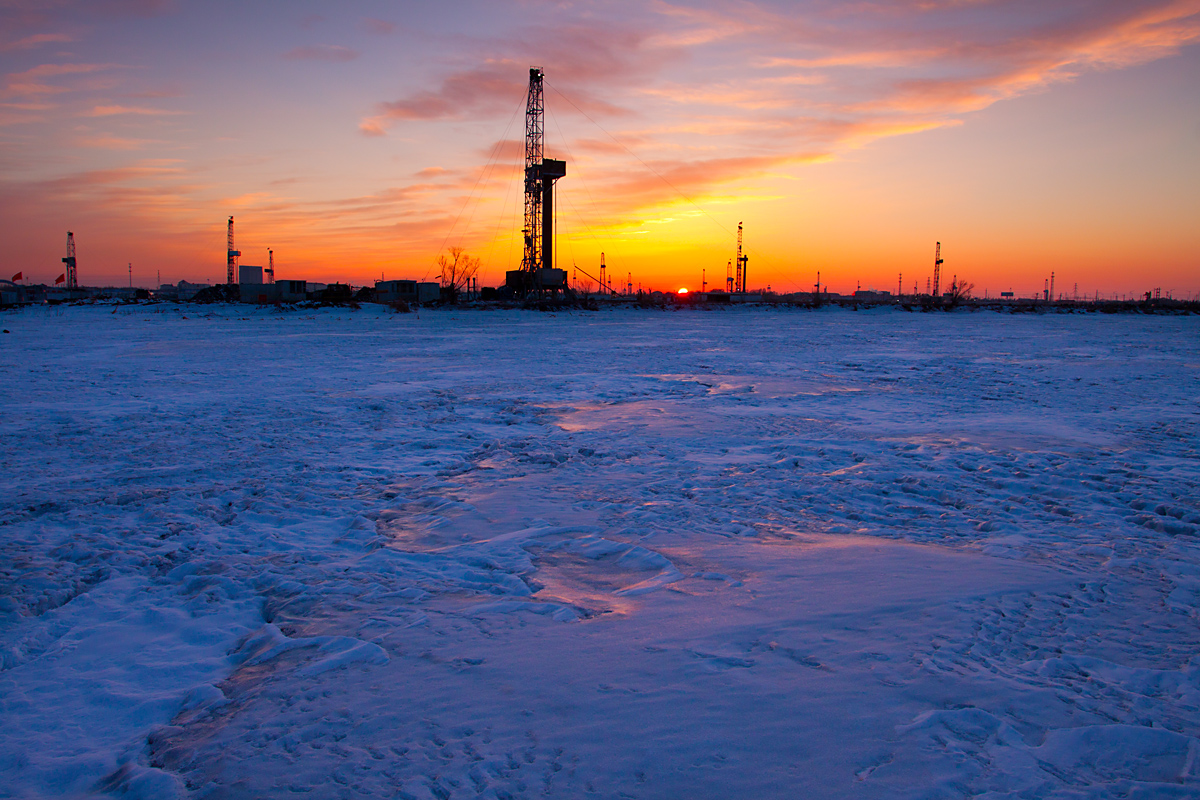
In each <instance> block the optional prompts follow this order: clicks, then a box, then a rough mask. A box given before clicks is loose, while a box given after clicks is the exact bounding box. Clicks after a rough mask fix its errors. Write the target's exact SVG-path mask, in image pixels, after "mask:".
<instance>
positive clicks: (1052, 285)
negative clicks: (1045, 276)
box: [1050, 272, 1054, 300]
mask: <svg viewBox="0 0 1200 800" xmlns="http://www.w3.org/2000/svg"><path fill="white" fill-rule="evenodd" d="M1050 299H1051V300H1053V299H1054V273H1053V272H1051V273H1050Z"/></svg>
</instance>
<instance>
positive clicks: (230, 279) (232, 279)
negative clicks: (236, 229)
mask: <svg viewBox="0 0 1200 800" xmlns="http://www.w3.org/2000/svg"><path fill="white" fill-rule="evenodd" d="M226 239H227V241H228V245H229V246H228V247H227V248H226V249H227V250H228V258H229V261H228V264H227V266H226V268H225V283H227V284H234V283H237V260H238V256H240V255H241V254H242V251H240V250H234V249H233V217H230V218H229V234H228V235H227V236H226Z"/></svg>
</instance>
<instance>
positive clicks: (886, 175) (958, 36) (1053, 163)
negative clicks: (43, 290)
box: [0, 0, 1200, 297]
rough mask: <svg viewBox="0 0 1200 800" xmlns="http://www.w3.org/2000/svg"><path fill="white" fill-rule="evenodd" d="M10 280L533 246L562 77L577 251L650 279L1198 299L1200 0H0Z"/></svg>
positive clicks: (561, 130) (558, 152) (387, 263)
mask: <svg viewBox="0 0 1200 800" xmlns="http://www.w3.org/2000/svg"><path fill="white" fill-rule="evenodd" d="M0 31H2V32H0V37H2V38H0V68H2V69H0V71H2V73H3V78H2V81H3V82H2V84H0V199H2V202H3V210H4V213H3V215H2V216H0V232H2V237H3V242H4V247H3V256H2V258H3V262H2V268H3V270H6V272H4V273H3V274H0V277H4V278H7V277H10V274H11V273H16V272H18V271H21V272H23V273H24V276H25V278H26V279H27V280H31V281H40V282H52V281H53V280H54V278H55V277H57V276H58V275H59V273H60V272H61V271H62V269H61V267H62V265H61V261H60V259H61V258H62V256H63V255H64V254H65V253H64V248H65V238H66V231H67V230H68V229H69V230H72V231H74V232H75V237H76V241H77V244H78V254H79V277H80V281H81V283H84V284H87V285H103V284H120V285H123V284H125V283H126V281H127V267H126V265H127V264H128V263H130V262H131V263H132V264H133V281H134V283H135V284H137V285H143V286H151V285H154V284H155V282H156V280H157V279H158V277H159V275H161V280H162V281H163V282H175V281H178V280H180V279H187V280H190V281H206V282H207V281H214V280H215V281H221V280H223V279H224V272H225V258H224V251H225V222H226V219H227V217H228V216H229V215H233V216H234V217H235V218H236V229H237V243H238V247H239V249H241V251H242V253H243V256H242V259H241V261H242V263H243V264H265V263H266V260H267V248H268V247H271V248H274V250H275V254H276V273H277V276H278V277H280V278H289V277H290V278H307V279H309V280H321V281H325V280H342V281H349V282H352V283H355V284H361V283H370V282H373V281H374V280H376V279H378V278H379V277H381V276H386V277H388V278H416V279H422V278H424V279H433V278H434V276H435V274H436V268H435V267H434V261H435V259H436V257H437V255H438V254H439V252H441V251H442V250H443V249H444V248H448V247H450V246H456V245H457V246H463V247H466V248H467V249H468V251H470V252H471V253H474V254H477V255H479V256H480V257H481V258H482V260H483V268H482V270H481V273H480V283H481V285H495V284H497V283H500V282H502V281H503V273H504V270H506V269H513V268H516V267H517V266H518V264H519V261H520V255H521V242H520V228H521V219H520V215H521V195H520V192H521V186H520V179H519V176H520V164H521V156H522V148H523V143H522V136H523V128H522V125H523V120H522V116H521V113H520V112H521V111H522V110H523V108H524V102H525V91H526V84H527V80H528V72H529V67H530V66H531V65H537V66H541V67H542V68H544V70H545V73H546V82H547V89H546V106H547V115H546V140H547V147H546V150H547V155H550V156H553V157H558V158H564V159H566V160H567V162H568V166H567V177H565V178H564V179H562V180H561V181H560V182H559V191H558V193H557V194H558V199H559V212H558V230H559V236H558V252H559V265H560V266H569V265H570V264H571V263H572V262H574V263H577V264H578V266H579V267H581V268H583V269H586V270H587V271H589V272H592V273H593V274H594V272H595V268H596V265H597V264H598V262H599V257H600V253H601V252H602V251H603V252H604V253H605V254H606V259H607V262H608V264H609V267H610V269H611V270H612V272H613V273H614V274H616V275H619V276H621V277H622V278H623V277H624V276H625V275H626V274H627V273H632V276H633V282H634V283H635V284H638V283H641V284H643V285H644V286H653V287H655V288H661V289H674V288H678V287H680V286H688V287H691V288H693V289H696V288H699V287H700V281H701V271H702V270H705V271H706V276H707V279H708V281H709V283H710V285H711V284H713V283H720V282H722V281H723V279H724V274H725V265H726V262H727V261H728V260H729V259H730V258H732V257H733V255H734V249H735V246H736V230H737V225H738V222H739V221H743V222H744V223H745V237H746V249H747V252H748V254H749V256H750V270H749V274H750V281H749V283H750V287H751V288H758V287H764V288H765V287H766V286H767V285H768V284H769V285H770V286H771V288H773V289H775V290H777V291H796V290H807V289H808V288H809V287H811V285H812V284H813V282H814V280H815V277H816V273H817V271H818V270H819V271H820V273H821V279H822V283H825V284H828V285H829V286H830V288H831V289H832V290H834V291H841V292H850V291H853V290H854V289H855V288H856V287H857V286H859V285H861V286H862V288H872V287H873V288H877V289H886V290H890V291H895V289H896V285H897V277H898V275H899V274H900V273H903V281H904V290H905V291H906V292H909V291H911V290H912V288H913V284H914V283H917V284H919V286H920V288H921V290H924V288H925V281H926V278H927V277H928V276H929V275H930V273H931V270H932V262H933V250H934V243H935V242H936V241H941V242H942V243H943V244H942V246H943V250H944V257H945V259H946V263H945V266H944V270H945V274H946V275H947V278H949V276H952V275H957V276H958V277H959V278H960V279H965V280H968V281H971V282H973V283H974V284H975V285H976V290H977V293H979V294H982V293H983V291H984V290H985V289H986V290H988V291H989V292H991V293H992V294H995V293H996V292H999V291H1002V290H1004V291H1007V290H1010V289H1011V290H1014V291H1016V292H1017V293H1018V294H1031V293H1033V292H1035V291H1039V290H1041V288H1042V287H1043V281H1044V279H1045V278H1046V277H1048V276H1049V275H1050V273H1051V272H1052V271H1053V272H1055V273H1056V288H1057V289H1058V290H1059V291H1062V292H1066V293H1068V294H1069V293H1070V292H1072V291H1073V288H1074V286H1075V285H1076V284H1077V285H1078V290H1079V292H1080V293H1081V294H1082V293H1087V294H1089V295H1090V294H1091V293H1093V292H1095V291H1100V292H1102V293H1112V292H1140V291H1145V290H1148V289H1152V288H1155V287H1161V288H1162V289H1163V290H1164V291H1172V292H1174V294H1175V296H1177V297H1183V296H1188V295H1194V294H1195V293H1197V292H1200V188H1198V187H1200V47H1198V46H1197V45H1198V44H1200V0H1119V1H1116V0H1113V1H1107V0H1091V1H1088V0H1061V1H1060V2H1053V3H1047V2H1044V0H1037V1H1034V0H1030V1H1028V2H987V0H928V1H927V2H919V1H918V0H912V2H906V1H904V0H897V1H896V2H728V3H723V2H707V3H702V2H692V3H680V2H642V3H622V2H559V3H552V2H544V3H543V2H536V1H535V0H518V1H517V2H503V1H502V0H488V1H487V2H448V3H416V2H412V3H410V2H369V1H362V2H352V1H351V2H340V3H336V4H335V3H321V2H302V1H299V0H289V1H288V2H282V1H278V2H266V1H263V2H248V3H247V2H223V1H220V0H208V2H203V3H201V2H187V0H175V2H156V0H91V1H90V2H69V1H66V0H64V1H62V2H56V1H55V0H0Z"/></svg>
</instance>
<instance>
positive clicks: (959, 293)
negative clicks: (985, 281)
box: [947, 275, 975, 308]
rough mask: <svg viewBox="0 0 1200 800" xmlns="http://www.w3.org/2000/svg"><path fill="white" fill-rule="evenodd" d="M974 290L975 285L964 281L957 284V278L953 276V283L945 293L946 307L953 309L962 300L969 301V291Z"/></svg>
mask: <svg viewBox="0 0 1200 800" xmlns="http://www.w3.org/2000/svg"><path fill="white" fill-rule="evenodd" d="M974 288H975V284H973V283H967V282H966V281H963V282H962V283H959V282H958V276H957V275H955V276H954V281H953V282H952V283H951V284H950V291H949V292H947V294H948V295H949V300H948V305H949V306H950V307H951V308H953V307H954V306H957V305H958V304H959V303H961V302H963V301H964V300H970V299H971V290H972V289H974Z"/></svg>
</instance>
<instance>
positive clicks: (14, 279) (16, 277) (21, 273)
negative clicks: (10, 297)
mask: <svg viewBox="0 0 1200 800" xmlns="http://www.w3.org/2000/svg"><path fill="white" fill-rule="evenodd" d="M24 274H25V273H24V272H18V273H17V274H16V275H13V283H16V282H17V281H19V280H21V276H22V275H24Z"/></svg>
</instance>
